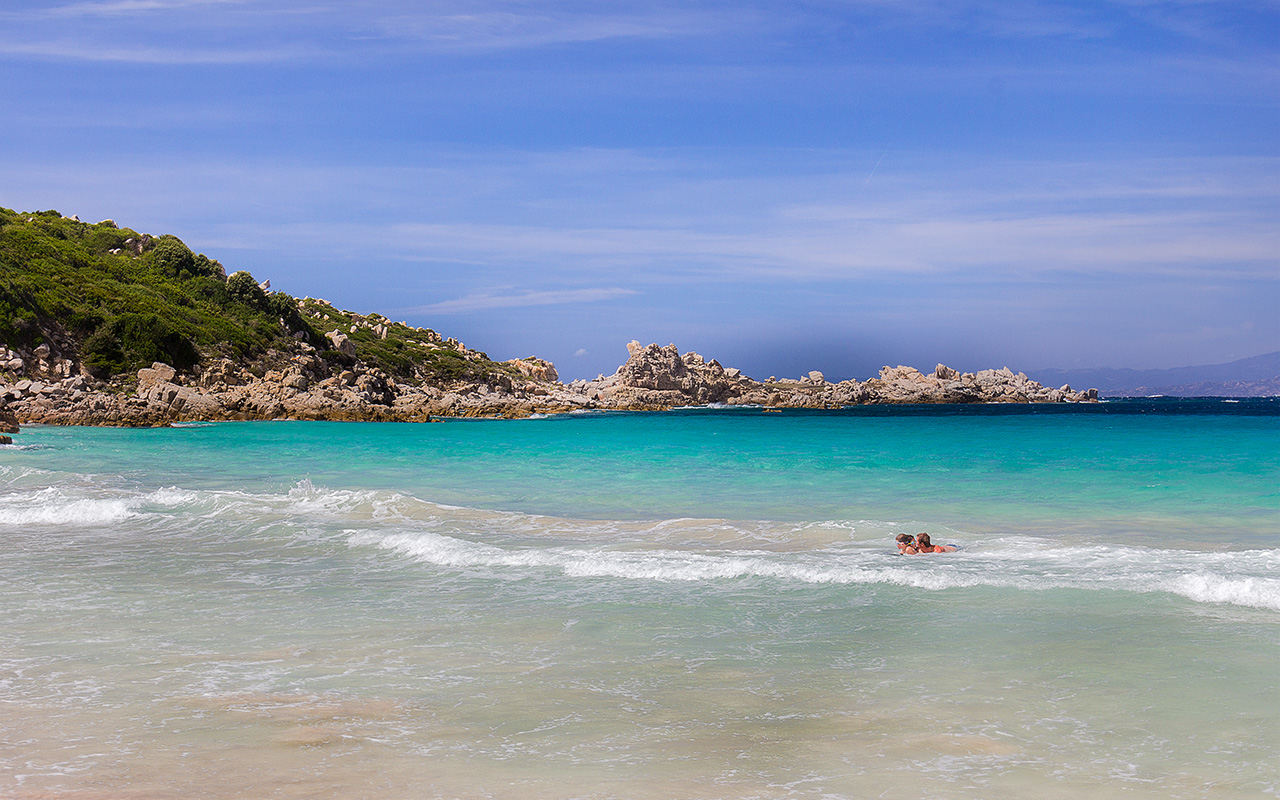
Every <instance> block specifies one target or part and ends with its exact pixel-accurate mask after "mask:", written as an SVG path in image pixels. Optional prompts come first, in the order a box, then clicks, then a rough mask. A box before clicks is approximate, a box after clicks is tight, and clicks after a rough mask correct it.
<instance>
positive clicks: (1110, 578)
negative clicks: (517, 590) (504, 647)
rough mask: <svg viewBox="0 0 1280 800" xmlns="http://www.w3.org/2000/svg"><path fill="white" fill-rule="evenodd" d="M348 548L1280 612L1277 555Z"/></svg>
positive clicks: (562, 570)
mask: <svg viewBox="0 0 1280 800" xmlns="http://www.w3.org/2000/svg"><path fill="white" fill-rule="evenodd" d="M348 541H349V543H350V544H351V545H352V546H374V547H378V548H382V549H385V550H390V551H393V552H396V553H399V554H401V555H404V556H407V557H409V558H412V559H414V560H416V561H418V562H420V563H425V564H430V565H433V566H438V567H444V568H453V569H463V570H467V569H478V568H479V569H493V568H499V569H502V568H505V569H532V570H541V571H544V572H545V571H548V570H549V571H551V572H553V573H558V574H561V575H563V576H566V577H571V578H617V579H623V580H634V581H657V582H667V583H676V582H712V581H725V580H734V579H741V578H766V579H773V580H780V581H784V582H795V583H805V584H891V585H897V586H906V587H912V588H918V589H925V590H930V591H939V590H944V589H959V588H969V587H976V586H989V587H993V588H1010V589H1017V590H1022V591H1047V590H1052V589H1083V590H1094V591H1100V590H1113V591H1128V592H1134V593H1153V592H1155V593H1159V592H1165V593H1171V594H1176V595H1179V596H1181V597H1185V598H1187V599H1188V600H1192V601H1194V602H1198V603H1213V604H1232V605H1239V606H1248V607H1253V608H1261V609H1269V610H1272V611H1280V579H1277V578H1274V577H1269V576H1268V575H1266V574H1243V572H1242V570H1246V569H1252V570H1255V571H1259V572H1273V570H1274V568H1275V566H1276V564H1275V562H1276V558H1275V554H1274V553H1272V552H1271V551H1248V552H1243V553H1187V552H1184V551H1173V552H1169V553H1166V551H1147V552H1146V553H1145V554H1144V558H1143V559H1142V560H1141V561H1136V560H1130V559H1124V558H1112V559H1100V558H1098V557H1097V556H1098V554H1097V552H1096V551H1097V550H1098V549H1099V548H1056V549H1051V550H1048V551H1047V552H1046V553H1044V554H1043V555H1044V556H1045V557H1044V558H1041V559H1036V560H1033V559H1030V558H1028V557H1027V555H1026V554H1022V557H1021V558H1016V557H1010V556H1012V554H1011V553H1005V552H1002V550H1001V549H1000V548H995V549H993V550H991V551H989V552H986V553H983V554H982V555H981V556H969V555H966V556H965V557H963V558H960V557H947V558H946V560H942V559H941V558H933V557H930V558H929V560H928V561H923V560H914V559H912V560H904V561H903V562H902V563H901V565H898V564H894V565H892V566H889V565H887V564H885V561H886V560H887V559H889V558H892V557H891V556H888V555H886V554H885V553H884V552H881V551H876V552H872V551H869V550H867V549H862V550H858V551H844V552H831V553H819V554H815V553H772V552H765V551H733V552H721V553H704V552H683V551H676V550H668V549H663V550H607V549H604V548H598V547H546V548H538V547H499V546H495V545H491V544H484V543H480V542H472V541H467V540H463V539H458V538H454V537H450V536H442V535H440V534H436V533H431V532H418V533H379V532H373V531H353V532H351V534H350V538H349V540H348ZM1115 549H1116V550H1121V551H1122V550H1124V548H1115ZM1130 549H1131V548H1130ZM908 558H910V557H904V559H908Z"/></svg>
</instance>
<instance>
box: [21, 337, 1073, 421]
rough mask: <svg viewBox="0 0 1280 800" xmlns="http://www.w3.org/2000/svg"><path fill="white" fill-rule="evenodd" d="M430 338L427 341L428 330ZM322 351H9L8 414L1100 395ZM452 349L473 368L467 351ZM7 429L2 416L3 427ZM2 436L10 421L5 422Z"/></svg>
mask: <svg viewBox="0 0 1280 800" xmlns="http://www.w3.org/2000/svg"><path fill="white" fill-rule="evenodd" d="M418 330H422V331H423V332H424V333H426V330H425V329H418ZM332 334H336V335H332ZM343 338H345V337H344V335H343V334H341V333H340V332H338V331H336V330H335V331H333V332H331V335H330V337H329V339H330V340H331V342H332V343H333V345H334V347H333V349H332V350H328V351H318V350H317V349H316V348H315V347H313V346H311V345H310V344H308V343H306V342H303V341H297V342H296V344H294V345H291V346H290V347H289V349H288V350H270V351H268V352H267V353H266V355H265V356H263V357H261V358H258V359H256V360H253V361H251V362H248V363H237V362H235V361H232V360H231V359H228V358H220V359H216V360H209V361H207V362H202V363H199V364H196V365H195V366H193V367H191V368H190V369H189V370H186V371H182V372H180V371H179V370H177V369H175V368H174V367H172V366H170V365H168V364H164V363H159V362H157V363H155V364H152V365H151V366H150V367H146V368H143V369H140V370H138V371H137V372H136V373H135V374H133V375H131V376H127V377H124V378H116V379H114V380H111V381H102V380H97V379H95V378H94V377H92V375H91V374H90V372H89V371H88V370H86V369H84V367H83V365H81V364H78V363H76V362H75V361H74V360H72V359H69V358H66V357H63V356H62V355H60V354H58V353H56V352H54V351H52V350H51V349H50V348H48V347H47V346H41V347H40V348H37V349H36V350H35V351H33V352H31V353H25V352H18V351H8V350H6V351H5V352H4V353H0V360H3V359H5V358H7V363H8V364H17V363H18V362H21V364H22V369H21V372H19V371H16V370H13V369H9V370H7V371H5V372H0V377H2V376H5V375H7V376H8V380H2V381H0V399H2V400H3V401H4V403H5V405H4V408H3V413H4V414H8V415H9V417H8V419H10V420H11V421H12V423H13V427H16V423H17V422H18V421H21V422H23V423H50V424H60V425H124V426H139V425H164V424H168V423H172V422H181V421H214V420H261V419H305V420H368V421H425V420H428V419H430V418H431V417H440V416H456V417H527V416H530V415H532V414H539V413H541V414H554V413H563V412H567V411H574V410H586V409H602V410H610V409H612V410H646V411H655V410H666V409H671V408H675V407H681V406H693V405H709V404H724V405H760V406H774V407H788V408H839V407H842V406H849V405H864V404H886V403H1063V402H1088V401H1092V400H1096V399H1097V393H1096V392H1094V391H1092V390H1090V391H1085V392H1077V391H1073V390H1072V389H1071V387H1069V386H1063V387H1061V388H1059V389H1053V388H1046V387H1044V386H1041V385H1040V384H1039V383H1036V382H1035V381H1032V380H1029V379H1028V378H1027V376H1026V375H1024V374H1022V373H1014V372H1012V371H1010V370H1009V369H1008V368H1005V369H999V370H983V371H981V372H977V373H959V372H957V371H955V370H953V369H950V368H948V367H946V366H943V365H941V364H939V365H938V366H937V368H936V369H935V370H934V371H933V373H932V374H928V375H926V374H923V373H921V372H919V371H918V370H916V369H914V368H912V367H903V366H899V367H884V368H883V369H882V370H881V371H880V374H879V375H878V376H877V377H875V378H872V379H870V380H867V381H862V382H859V381H856V380H847V381H840V382H838V383H832V382H829V381H827V380H825V379H824V377H823V375H822V373H820V372H817V371H814V372H810V373H809V374H808V375H807V376H805V377H803V378H800V379H781V380H779V379H775V378H770V379H769V380H767V381H757V380H753V379H751V378H749V377H747V376H745V375H743V374H742V373H741V372H740V371H739V370H737V369H732V368H726V367H724V366H722V365H721V364H720V363H719V362H717V361H716V360H715V359H710V360H707V359H705V358H703V357H702V356H701V355H699V354H697V353H693V352H688V353H683V354H681V353H680V352H679V351H678V350H677V348H676V347H675V345H667V346H666V347H659V346H658V345H656V344H650V345H647V346H643V347H642V346H641V345H640V344H639V342H631V343H630V344H629V345H628V352H629V357H628V359H627V361H626V362H625V363H624V364H622V366H620V367H619V368H618V370H617V372H615V373H614V374H613V375H611V376H608V377H604V376H601V377H599V378H597V379H596V380H593V381H581V380H579V381H574V382H572V383H569V384H567V385H566V384H563V383H561V382H560V381H559V376H558V374H557V373H556V370H555V366H554V365H552V364H551V363H550V362H548V361H544V360H542V359H538V358H526V359H517V360H513V361H507V362H497V363H498V364H499V366H501V367H503V369H504V370H505V371H504V372H501V373H497V372H494V373H490V374H489V375H488V377H486V378H485V379H484V380H483V381H479V380H474V379H458V380H443V379H440V378H439V377H438V376H435V375H428V374H422V373H418V374H415V377H414V378H408V379H406V378H404V377H401V378H399V379H396V378H393V377H392V376H390V375H389V374H387V372H385V371H384V370H382V369H379V368H377V367H373V366H370V365H368V364H366V363H364V362H362V361H360V360H359V359H358V358H354V357H353V356H352V355H351V353H349V352H347V351H346V350H345V349H344V348H342V344H343V342H342V341H341V339H343ZM445 346H447V347H451V348H453V349H454V350H455V352H457V353H458V354H466V353H468V352H474V351H468V350H467V349H466V347H465V345H463V344H461V343H458V342H454V341H453V340H449V341H448V343H445ZM0 416H2V414H0ZM0 427H4V420H3V419H0Z"/></svg>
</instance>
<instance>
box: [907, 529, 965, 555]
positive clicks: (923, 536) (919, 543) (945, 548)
mask: <svg viewBox="0 0 1280 800" xmlns="http://www.w3.org/2000/svg"><path fill="white" fill-rule="evenodd" d="M899 535H900V536H905V535H906V534H899ZM916 551H917V552H920V553H954V552H955V551H956V549H955V548H954V547H952V546H951V545H949V544H933V543H932V542H930V541H929V534H927V533H917V534H916Z"/></svg>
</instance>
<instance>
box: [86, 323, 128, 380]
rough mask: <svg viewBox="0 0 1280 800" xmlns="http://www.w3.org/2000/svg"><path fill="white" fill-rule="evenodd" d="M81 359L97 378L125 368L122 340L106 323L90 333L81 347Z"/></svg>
mask: <svg viewBox="0 0 1280 800" xmlns="http://www.w3.org/2000/svg"><path fill="white" fill-rule="evenodd" d="M80 360H81V362H82V363H83V364H84V366H85V368H86V369H88V370H89V373H90V374H91V375H93V376H94V377H95V378H106V377H109V376H111V375H114V374H116V373H117V372H123V371H124V368H125V357H124V352H123V351H122V350H121V349H120V340H119V339H117V338H116V336H115V334H114V333H112V332H111V328H110V326H107V325H104V326H102V327H101V328H99V329H98V330H96V331H94V332H93V333H92V334H90V335H89V338H87V339H85V340H84V344H83V345H82V346H81V347H80Z"/></svg>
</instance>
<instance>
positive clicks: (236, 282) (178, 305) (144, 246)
mask: <svg viewBox="0 0 1280 800" xmlns="http://www.w3.org/2000/svg"><path fill="white" fill-rule="evenodd" d="M335 330H336V331H339V332H341V333H342V334H343V335H345V336H346V337H347V338H348V339H349V340H350V343H351V344H350V345H348V346H347V352H341V351H339V350H337V349H335V343H334V341H333V340H332V339H331V338H328V337H327V336H326V334H327V333H329V332H330V331H335ZM300 342H306V343H308V344H310V345H312V346H313V347H316V348H317V349H319V350H321V351H322V355H323V357H324V358H325V359H326V360H330V361H335V362H338V363H341V362H342V361H343V360H349V361H351V362H354V361H355V360H357V359H358V360H360V361H363V362H364V363H366V364H368V365H369V366H373V367H377V368H380V369H382V370H384V371H386V372H387V373H388V374H389V375H392V376H395V377H398V378H417V379H419V380H421V379H435V380H441V381H447V380H484V379H487V378H488V377H490V376H493V375H510V374H513V368H512V367H510V366H508V365H505V364H497V363H495V362H493V361H491V360H490V359H489V358H488V357H487V356H485V355H484V354H483V353H480V352H477V351H468V350H466V349H465V347H462V346H461V345H458V344H457V343H456V342H453V341H452V340H449V341H441V339H440V337H439V336H438V335H436V334H435V332H434V331H431V330H429V329H425V328H414V327H411V326H408V325H406V324H404V323H392V322H391V321H389V320H387V319H385V318H384V317H381V316H380V315H377V314H373V315H360V314H356V313H353V312H350V311H340V310H338V309H336V308H334V307H333V306H332V305H330V304H328V303H326V302H324V301H322V300H313V299H310V298H307V299H305V300H302V301H299V300H298V299H297V298H294V297H292V296H290V295H288V294H285V293H284V292H267V291H265V290H264V289H262V288H261V287H260V286H259V285H258V282H257V281H256V280H255V279H254V278H253V277H252V276H251V275H249V273H247V272H233V273H231V274H230V275H229V276H228V275H227V273H226V271H225V269H224V268H223V266H222V265H221V264H220V263H219V262H217V261H215V260H214V259H211V258H209V257H207V256H205V255H204V254H202V253H193V252H192V251H191V249H190V248H188V247H187V246H186V245H185V244H184V243H183V242H182V240H180V239H179V238H177V237H176V236H169V235H164V236H155V237H153V236H150V235H148V234H143V233H138V232H137V231H134V230H132V229H129V228H121V227H118V226H117V225H116V224H115V223H114V222H112V221H111V220H104V221H102V222H99V223H93V224H90V223H84V222H80V221H79V220H78V219H76V218H74V217H70V218H68V217H63V216H62V215H61V214H60V213H58V212H57V211H39V212H32V213H20V212H16V211H12V210H10V209H5V208H0V343H3V344H4V345H6V346H7V347H9V348H10V349H12V350H14V351H17V352H32V351H33V350H35V348H37V347H39V346H40V345H47V346H48V347H49V348H50V350H51V351H52V352H53V354H54V355H56V356H58V357H61V358H65V359H68V360H70V361H73V362H75V363H76V364H78V365H80V367H81V369H82V370H83V371H84V372H86V373H88V374H90V375H92V376H93V377H96V378H100V379H110V378H111V377H113V376H118V375H122V374H126V373H130V372H132V371H133V370H136V369H138V368H139V367H143V366H148V365H150V364H151V363H152V362H153V361H163V362H165V363H168V364H171V365H172V366H174V367H175V368H177V369H178V370H180V371H185V370H192V369H194V368H197V366H198V365H199V364H200V363H201V362H203V361H207V360H209V359H211V358H215V357H217V358H230V359H233V360H236V361H240V362H245V361H252V360H254V359H256V358H258V357H260V356H262V355H263V354H265V353H267V352H269V351H273V350H276V351H281V350H283V351H286V352H287V351H289V350H290V349H293V348H296V347H297V345H298V343H300ZM352 350H353V351H354V352H351V351H352Z"/></svg>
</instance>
